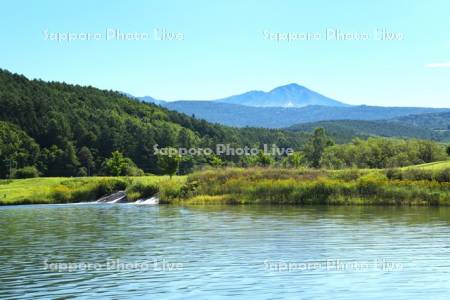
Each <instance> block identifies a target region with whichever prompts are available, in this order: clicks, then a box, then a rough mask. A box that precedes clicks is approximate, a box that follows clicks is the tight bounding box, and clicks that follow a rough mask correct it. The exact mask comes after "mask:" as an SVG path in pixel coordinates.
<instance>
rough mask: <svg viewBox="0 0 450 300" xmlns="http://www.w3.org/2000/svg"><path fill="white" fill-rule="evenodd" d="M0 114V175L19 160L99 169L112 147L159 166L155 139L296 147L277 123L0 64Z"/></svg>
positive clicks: (50, 172) (54, 169)
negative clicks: (206, 116)
mask: <svg viewBox="0 0 450 300" xmlns="http://www.w3.org/2000/svg"><path fill="white" fill-rule="evenodd" d="M0 121H3V122H2V123H1V125H0V126H1V134H0V164H1V170H2V174H0V175H1V176H2V177H5V176H6V175H7V173H8V172H9V170H10V169H11V168H23V167H26V166H34V167H36V168H37V169H38V171H39V172H40V173H41V174H42V175H45V176H76V175H88V174H99V173H102V169H103V167H104V165H105V160H106V159H107V158H109V157H111V155H112V153H113V152H114V151H120V152H121V153H123V155H124V157H123V158H121V157H118V159H122V160H123V161H125V162H130V160H131V161H132V162H134V163H132V164H129V165H130V166H131V167H132V169H138V168H140V169H143V170H144V171H145V172H152V173H159V172H161V168H160V166H158V161H157V157H156V156H155V155H154V153H153V146H154V145H155V144H158V145H159V147H168V146H173V147H187V148H188V147H212V148H214V146H215V144H217V143H231V144H234V145H240V146H244V145H248V146H254V145H260V143H265V142H267V143H274V144H277V145H278V146H279V147H294V148H296V147H299V146H300V145H301V143H302V142H303V141H304V137H305V135H304V134H303V133H293V132H291V133H286V132H283V131H281V130H262V129H252V128H244V129H241V130H239V129H234V128H229V127H225V126H221V125H215V124H211V123H208V122H206V121H204V120H198V119H195V118H192V117H189V116H187V115H184V114H181V113H177V112H173V111H169V110H167V109H165V108H162V107H160V106H156V105H154V104H150V103H143V102H139V101H137V100H133V99H130V98H129V97H126V96H124V95H123V94H122V93H118V92H114V91H105V90H100V89H97V88H93V87H82V86H78V85H69V84H65V83H58V82H44V81H41V80H28V79H27V78H26V77H24V76H21V75H17V74H13V73H10V72H9V71H5V70H0ZM201 159H203V161H204V162H207V159H206V158H193V159H192V160H191V161H186V162H184V168H185V171H187V169H189V168H192V167H193V166H194V165H195V164H196V163H200V162H201V161H196V160H201ZM222 159H224V160H227V159H232V158H227V157H223V158H222ZM119 162H120V160H119ZM134 164H136V166H137V168H134V167H135V166H134ZM130 172H131V173H133V170H131V171H130ZM122 173H123V172H122Z"/></svg>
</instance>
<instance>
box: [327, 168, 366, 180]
mask: <svg viewBox="0 0 450 300" xmlns="http://www.w3.org/2000/svg"><path fill="white" fill-rule="evenodd" d="M360 176H361V173H360V171H359V170H358V169H348V170H342V171H339V172H337V173H336V174H335V175H334V176H333V178H336V179H341V180H344V181H353V180H356V179H358V178H359V177H360Z"/></svg>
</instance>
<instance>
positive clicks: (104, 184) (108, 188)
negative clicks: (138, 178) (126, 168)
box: [95, 179, 127, 198]
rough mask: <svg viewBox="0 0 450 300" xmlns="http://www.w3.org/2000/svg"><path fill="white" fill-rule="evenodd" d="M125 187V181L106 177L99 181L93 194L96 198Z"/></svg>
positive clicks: (122, 189)
mask: <svg viewBox="0 0 450 300" xmlns="http://www.w3.org/2000/svg"><path fill="white" fill-rule="evenodd" d="M126 188H127V183H126V182H125V181H123V180H119V179H107V180H102V181H100V182H99V183H98V184H97V186H96V188H95V196H96V197H97V198H99V197H102V196H105V195H109V194H112V193H115V192H117V191H124V190H125V189H126Z"/></svg>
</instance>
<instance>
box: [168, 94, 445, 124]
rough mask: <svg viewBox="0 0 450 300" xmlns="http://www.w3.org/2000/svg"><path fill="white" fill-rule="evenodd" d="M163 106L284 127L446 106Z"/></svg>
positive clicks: (234, 121)
mask: <svg viewBox="0 0 450 300" xmlns="http://www.w3.org/2000/svg"><path fill="white" fill-rule="evenodd" d="M160 104H161V105H162V106H164V107H166V108H169V109H172V110H176V111H179V112H183V113H186V114H188V115H195V116H197V117H199V118H202V119H205V120H207V121H209V122H215V123H219V124H223V125H228V126H236V127H245V126H254V127H264V128H286V127H289V126H292V125H295V124H299V123H309V122H318V121H327V120H369V121H370V120H386V119H392V118H397V117H401V116H407V115H411V114H425V113H438V112H445V111H447V112H448V111H449V109H445V108H442V109H439V108H426V107H381V106H366V105H359V106H344V107H330V106H317V105H311V106H306V107H292V108H286V107H253V106H245V105H238V104H230V103H222V102H216V101H174V102H162V103H160Z"/></svg>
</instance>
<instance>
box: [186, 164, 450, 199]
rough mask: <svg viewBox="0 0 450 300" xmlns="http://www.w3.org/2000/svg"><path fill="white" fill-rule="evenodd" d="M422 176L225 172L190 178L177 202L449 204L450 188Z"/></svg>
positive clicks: (355, 172) (260, 170) (377, 172)
mask: <svg viewBox="0 0 450 300" xmlns="http://www.w3.org/2000/svg"><path fill="white" fill-rule="evenodd" d="M440 172H441V171H440ZM411 174H413V173H411ZM414 174H416V175H417V174H418V173H414ZM423 174H425V173H420V175H417V176H412V175H407V176H405V178H403V177H402V179H401V180H400V179H393V178H392V177H391V178H388V177H389V176H387V175H385V174H384V172H380V170H375V171H371V172H370V171H361V170H346V171H345V172H342V171H339V172H335V171H333V172H328V173H327V172H324V171H310V170H284V171H283V172H280V174H274V169H264V168H250V169H245V170H244V169H235V168H232V169H222V170H219V171H218V172H212V171H203V172H197V173H195V174H193V175H191V176H189V177H188V180H187V182H186V183H185V184H184V186H183V187H182V188H181V189H180V193H179V195H178V198H177V199H181V202H183V201H184V203H190V204H199V203H219V204H223V203H233V204H289V205H312V204H326V205H338V204H340V205H341V204H347V205H350V204H353V205H448V204H449V202H450V200H449V195H450V184H449V183H448V182H445V181H437V180H429V177H427V176H424V175H423ZM436 174H444V173H436ZM287 175H292V176H287ZM433 176H434V175H433ZM442 176H443V175H442ZM433 178H434V177H433ZM183 189H184V192H181V191H182V190H183ZM177 202H180V201H179V200H178V201H177Z"/></svg>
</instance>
